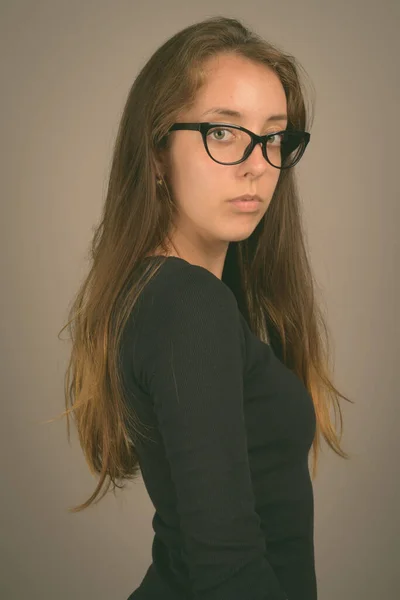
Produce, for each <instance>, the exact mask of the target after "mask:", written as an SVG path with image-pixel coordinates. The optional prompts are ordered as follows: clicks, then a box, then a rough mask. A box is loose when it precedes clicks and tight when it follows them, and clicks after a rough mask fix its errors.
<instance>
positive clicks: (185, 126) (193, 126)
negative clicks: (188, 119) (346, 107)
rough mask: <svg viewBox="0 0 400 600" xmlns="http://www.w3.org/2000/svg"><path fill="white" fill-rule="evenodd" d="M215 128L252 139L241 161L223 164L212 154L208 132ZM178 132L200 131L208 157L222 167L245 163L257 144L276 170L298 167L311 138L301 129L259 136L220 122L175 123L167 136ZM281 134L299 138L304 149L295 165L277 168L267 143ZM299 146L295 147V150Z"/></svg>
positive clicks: (284, 130)
mask: <svg viewBox="0 0 400 600" xmlns="http://www.w3.org/2000/svg"><path fill="white" fill-rule="evenodd" d="M214 127H221V129H223V128H227V127H229V128H233V129H239V130H240V131H244V132H245V133H248V134H249V136H250V137H251V143H250V144H249V146H248V147H247V150H246V151H245V153H244V155H243V157H242V158H241V159H240V160H237V161H236V162H233V163H224V162H221V161H219V160H216V159H215V158H214V157H213V156H212V155H211V154H210V151H209V149H208V146H207V134H208V131H209V130H210V129H212V128H214ZM177 130H190V131H200V133H201V137H202V138H203V144H204V148H205V149H206V152H207V154H208V156H209V157H210V158H211V159H212V160H213V161H214V162H216V163H218V164H220V165H229V166H231V165H238V164H240V163H241V162H243V161H245V160H246V159H247V158H248V157H249V156H250V154H251V153H252V152H253V150H254V148H255V147H256V145H257V144H261V148H262V154H263V157H264V158H265V160H266V161H267V162H268V163H269V164H270V165H271V167H274V168H275V169H291V168H292V167H294V166H295V165H297V163H298V162H299V160H300V159H301V158H302V156H303V154H304V152H305V150H306V148H307V145H308V143H309V141H310V137H311V134H310V133H309V132H308V131H301V130H299V129H283V130H280V131H274V132H272V133H267V134H266V135H257V134H256V133H254V132H253V131H250V129H246V128H245V127H242V126H241V125H233V124H231V123H220V122H216V123H214V122H209V121H207V122H202V123H174V124H173V125H171V127H170V128H169V130H168V132H167V135H168V134H169V132H170V131H177ZM280 134H289V135H291V136H293V137H295V138H297V139H298V140H299V143H302V142H303V149H302V151H301V152H300V154H299V156H298V157H297V158H296V160H295V161H294V163H293V164H291V165H290V166H288V167H277V166H276V165H273V164H272V163H271V161H270V160H269V158H268V154H267V141H268V139H269V138H271V137H274V136H275V135H280ZM297 147H298V146H296V147H295V149H296V148H297Z"/></svg>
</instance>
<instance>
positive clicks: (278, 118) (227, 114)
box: [201, 106, 288, 123]
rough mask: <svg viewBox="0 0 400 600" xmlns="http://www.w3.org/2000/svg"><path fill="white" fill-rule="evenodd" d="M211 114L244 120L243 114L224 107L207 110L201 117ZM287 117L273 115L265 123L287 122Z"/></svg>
mask: <svg viewBox="0 0 400 600" xmlns="http://www.w3.org/2000/svg"><path fill="white" fill-rule="evenodd" d="M209 114H215V115H221V116H224V117H236V118H239V119H242V118H243V116H244V115H243V114H242V113H240V112H238V111H237V110H232V109H230V108H224V107H218V106H215V107H213V108H209V109H208V110H206V111H205V112H204V113H203V114H202V115H201V117H205V116H206V115H209ZM287 118H288V117H287V115H285V114H280V115H271V116H270V117H268V118H267V119H265V123H269V122H270V121H282V120H287Z"/></svg>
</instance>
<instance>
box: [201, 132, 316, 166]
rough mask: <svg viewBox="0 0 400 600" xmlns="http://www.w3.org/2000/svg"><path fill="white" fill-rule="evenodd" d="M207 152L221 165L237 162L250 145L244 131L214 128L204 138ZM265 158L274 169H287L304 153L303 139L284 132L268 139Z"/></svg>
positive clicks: (247, 135) (248, 136)
mask: <svg viewBox="0 0 400 600" xmlns="http://www.w3.org/2000/svg"><path fill="white" fill-rule="evenodd" d="M206 141H207V147H208V151H209V153H210V154H211V156H212V157H213V158H214V159H215V160H217V161H218V162H221V163H226V164H229V163H234V162H237V161H239V160H240V159H241V158H242V157H243V155H244V153H245V152H246V149H247V148H248V146H249V145H250V144H251V137H250V135H249V134H248V133H246V132H245V131H241V130H240V129H235V128H230V127H214V128H212V129H210V130H209V131H208V132H207V136H206ZM266 150H267V156H268V159H269V161H270V162H271V164H272V165H274V167H277V168H282V167H284V168H288V167H290V166H292V165H293V164H295V163H296V162H297V161H298V160H299V158H300V157H301V155H302V154H303V152H304V138H303V137H301V136H299V135H298V134H296V133H295V132H290V131H285V132H283V133H280V134H277V135H274V136H273V137H271V138H270V139H268V141H267V144H266Z"/></svg>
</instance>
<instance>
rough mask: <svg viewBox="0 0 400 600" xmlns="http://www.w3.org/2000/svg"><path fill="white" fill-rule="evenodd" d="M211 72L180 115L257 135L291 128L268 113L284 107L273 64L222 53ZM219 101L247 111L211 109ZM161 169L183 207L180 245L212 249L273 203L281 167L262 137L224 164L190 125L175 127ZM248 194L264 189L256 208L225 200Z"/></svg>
mask: <svg viewBox="0 0 400 600" xmlns="http://www.w3.org/2000/svg"><path fill="white" fill-rule="evenodd" d="M207 73H208V76H207V79H206V84H205V85H204V86H203V87H202V88H201V89H200V91H199V93H198V96H197V99H196V103H195V105H194V106H193V107H192V108H191V109H190V110H188V111H185V112H182V113H181V115H180V116H179V119H177V121H179V122H202V121H214V122H221V123H232V124H236V125H242V126H243V127H246V128H247V129H250V130H251V131H253V132H254V133H257V134H259V135H261V134H266V133H273V132H276V131H280V130H282V129H285V128H286V125H287V120H286V119H285V118H282V119H280V120H278V121H273V120H270V121H269V120H268V119H269V118H270V117H271V116H273V115H282V114H283V115H286V114H287V103H286V96H285V92H284V89H283V86H282V84H281V82H280V80H279V78H278V76H277V75H276V74H275V73H274V72H273V71H272V70H270V69H268V68H267V67H265V66H263V65H259V64H256V63H253V62H251V61H250V60H248V59H245V58H242V57H238V56H227V55H223V56H219V57H218V58H213V59H212V60H210V61H208V63H207ZM215 107H220V108H228V109H231V110H235V111H238V112H240V113H241V115H242V116H241V117H240V118H239V117H232V116H226V115H220V114H217V113H215V112H208V111H209V110H210V109H212V108H215ZM206 112H207V114H204V113H206ZM217 135H220V134H218V133H217ZM164 172H165V176H166V179H167V181H168V184H169V188H170V190H171V191H172V195H173V197H174V200H175V204H176V205H177V207H178V216H177V218H176V220H175V222H174V227H175V228H176V230H177V231H178V232H179V233H178V236H179V242H178V245H179V243H181V242H183V244H182V243H181V247H182V245H183V246H185V244H186V245H188V244H189V245H194V246H196V247H197V249H198V250H200V251H201V249H202V248H203V249H204V250H205V251H206V252H211V253H215V254H218V253H219V252H220V251H221V252H223V251H225V252H226V250H227V247H228V245H229V242H231V241H240V240H244V239H246V238H248V237H249V236H250V235H251V233H252V232H253V231H254V229H255V228H256V226H257V224H258V223H259V222H260V220H261V219H262V218H263V216H264V214H265V212H266V210H267V208H268V205H269V203H270V201H271V198H272V196H273V193H274V190H275V187H276V184H277V182H278V178H279V174H280V170H279V169H276V168H274V167H272V166H271V165H270V164H269V163H268V162H267V161H266V160H265V159H264V157H263V156H262V150H261V145H260V144H258V145H257V146H256V147H255V148H254V150H253V152H252V153H251V155H250V156H249V157H248V158H247V159H246V160H245V161H244V162H242V163H240V164H237V165H222V164H219V163H216V162H215V161H213V160H212V159H211V158H210V157H209V156H208V154H207V152H206V150H205V148H204V144H203V140H202V136H201V134H200V132H198V131H186V130H185V131H182V130H179V131H173V132H171V133H170V139H169V148H168V151H167V158H166V162H165V163H164ZM243 194H250V195H253V194H254V195H258V196H260V197H261V199H262V203H260V205H259V209H258V210H257V212H241V211H240V210H238V209H237V208H236V207H235V205H233V204H232V203H230V202H228V200H229V199H232V198H235V197H237V196H241V195H243ZM185 240H186V241H185Z"/></svg>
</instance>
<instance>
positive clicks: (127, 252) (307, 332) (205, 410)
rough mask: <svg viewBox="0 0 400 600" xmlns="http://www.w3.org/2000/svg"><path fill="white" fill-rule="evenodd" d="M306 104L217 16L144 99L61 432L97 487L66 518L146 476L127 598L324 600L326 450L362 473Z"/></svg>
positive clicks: (290, 76) (277, 62)
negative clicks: (340, 358) (137, 577)
mask: <svg viewBox="0 0 400 600" xmlns="http://www.w3.org/2000/svg"><path fill="white" fill-rule="evenodd" d="M305 100H306V99H305V96H304V93H303V90H302V85H301V82H300V77H299V65H298V64H297V62H296V60H295V59H294V58H293V56H290V55H288V54H285V53H284V52H282V51H281V50H279V49H278V48H276V47H274V46H273V45H271V44H270V43H268V42H267V41H265V40H263V39H262V38H260V37H259V36H258V35H256V34H255V33H254V32H251V31H250V30H249V29H248V28H246V27H245V26H244V25H243V24H242V23H240V22H239V21H238V20H236V19H230V18H223V17H214V18H211V19H207V20H205V21H203V22H200V23H197V24H194V25H191V26H190V27H187V28H186V29H184V30H182V31H180V32H178V33H177V34H176V35H174V36H173V37H172V38H171V39H169V40H168V41H167V42H165V44H164V45H163V46H161V47H160V48H159V49H158V50H157V51H156V52H155V54H154V55H153V56H152V57H151V58H150V60H149V61H148V62H147V64H146V65H145V66H144V68H143V69H142V70H141V72H140V73H139V75H138V76H137V78H136V80H135V82H134V84H133V86H132V88H131V90H130V93H129V96H128V99H127V102H126V106H125V109H124V112H123V115H122V119H121V123H120V128H119V132H118V137H117V140H116V145H115V150H114V156H113V162H112V168H111V174H110V181H109V187H108V193H107V197H106V201H105V208H104V214H103V218H102V222H101V224H100V226H99V228H98V230H97V232H96V234H95V237H94V240H93V246H92V256H93V265H92V268H91V271H90V273H89V275H88V277H87V279H86V281H85V282H84V284H83V286H82V287H81V289H80V290H79V292H78V294H77V296H76V298H75V302H74V305H73V307H72V309H71V314H70V321H69V323H67V325H66V326H65V327H67V326H68V325H71V324H73V327H72V326H71V332H72V334H73V335H72V339H73V347H72V354H71V361H70V365H69V368H68V371H67V373H66V408H67V411H66V412H65V413H64V414H66V415H67V417H68V415H69V414H71V413H72V414H73V416H74V419H75V422H76V426H77V429H78V432H79V436H80V441H81V444H82V448H83V451H84V453H85V457H86V460H87V462H88V465H89V467H90V469H91V471H92V472H93V473H98V474H100V481H99V484H98V486H97V488H96V490H95V491H94V493H93V495H92V496H91V497H90V498H89V499H88V500H87V501H86V502H85V503H84V504H82V505H79V506H78V507H75V508H73V509H71V510H72V511H78V510H82V509H84V508H86V507H88V506H89V505H90V504H92V503H93V502H94V501H95V500H96V498H98V496H99V495H100V492H101V488H102V487H103V484H104V483H106V484H107V485H105V489H104V490H103V493H102V495H101V498H102V497H103V496H104V494H105V493H106V492H107V490H108V489H109V487H110V484H111V483H112V484H113V485H114V489H115V486H117V487H121V486H122V487H123V483H124V481H127V480H129V479H132V478H135V477H136V476H137V475H138V474H139V470H140V473H141V474H142V476H143V480H144V483H145V485H146V489H147V491H148V494H149V496H150V498H151V501H152V503H153V505H154V507H155V513H154V518H153V522H152V524H153V528H154V533H155V535H154V540H153V545H152V558H153V561H152V564H151V565H150V566H149V569H148V571H147V573H146V575H145V577H144V579H143V581H142V583H141V585H140V586H139V587H138V588H137V589H136V590H135V591H134V592H133V593H132V594H131V595H130V597H129V598H130V599H131V600H133V599H134V600H141V599H143V600H144V599H149V600H156V599H159V600H189V599H196V600H200V599H201V600H286V599H287V600H315V599H316V598H317V583H316V574H315V561H314V505H313V488H312V479H311V477H310V473H309V465H308V458H309V451H310V449H311V448H313V455H314V468H313V477H314V476H315V473H316V461H317V455H318V450H319V448H320V444H321V438H322V437H323V438H324V439H325V441H326V442H327V443H328V445H329V446H330V447H331V448H332V449H333V450H334V451H335V452H336V453H337V454H338V455H340V456H342V457H344V458H348V455H347V454H346V453H345V452H344V451H343V450H342V449H341V447H340V437H339V434H338V433H337V432H336V431H335V429H334V428H333V425H332V421H331V415H330V409H331V408H334V410H335V411H336V410H338V411H339V414H340V417H341V409H340V404H339V398H343V399H345V400H348V399H347V398H346V397H345V396H343V395H342V394H340V392H339V391H338V390H337V389H336V388H335V387H334V385H333V383H332V382H331V379H330V375H329V370H328V354H327V349H326V347H325V346H324V345H323V339H324V338H323V335H322V334H323V333H324V334H325V335H326V326H325V324H324V320H323V317H322V312H321V311H320V310H319V309H318V307H317V303H316V300H315V298H314V283H313V276H312V272H311V269H310V265H309V260H308V258H307V253H306V249H305V243H304V238H303V234H302V229H301V214H300V210H299V195H298V192H297V187H296V179H295V170H294V167H295V165H296V164H297V163H298V161H299V160H300V158H301V157H302V156H303V154H304V151H305V149H306V147H307V144H308V143H309V141H310V133H309V132H308V131H307V129H309V123H308V119H309V115H308V114H307V112H306V107H305V106H306V102H305ZM237 198H241V200H237ZM235 199H236V200H235ZM64 329H65V328H64ZM69 403H70V407H69ZM68 425H69V421H68ZM68 434H69V429H68ZM101 498H99V499H101Z"/></svg>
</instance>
